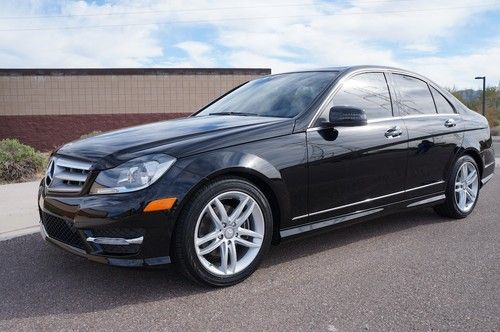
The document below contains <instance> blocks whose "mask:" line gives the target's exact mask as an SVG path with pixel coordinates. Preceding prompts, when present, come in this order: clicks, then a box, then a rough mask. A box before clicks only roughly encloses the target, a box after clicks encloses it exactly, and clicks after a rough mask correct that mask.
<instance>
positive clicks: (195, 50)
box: [175, 40, 216, 67]
mask: <svg viewBox="0 0 500 332" xmlns="http://www.w3.org/2000/svg"><path fill="white" fill-rule="evenodd" d="M175 47H177V48H180V49H182V50H183V51H184V52H186V53H187V55H188V59H189V63H190V65H191V66H192V67H210V66H214V65H215V64H216V61H215V59H214V58H213V56H212V46H210V45H209V44H206V43H201V42H197V41H192V40H190V41H184V42H181V43H178V44H176V45H175Z"/></svg>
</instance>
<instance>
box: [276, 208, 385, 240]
mask: <svg viewBox="0 0 500 332" xmlns="http://www.w3.org/2000/svg"><path fill="white" fill-rule="evenodd" d="M383 210H384V209H383V208H377V209H371V210H364V211H358V212H354V213H351V214H346V215H343V216H340V217H336V218H332V219H328V220H323V221H319V222H315V223H313V224H307V225H302V226H298V227H294V228H289V229H285V230H282V231H280V235H281V237H287V236H292V235H296V234H300V233H304V232H309V231H312V230H315V229H319V228H323V227H328V226H332V225H335V224H340V223H342V222H345V221H349V220H353V219H357V218H361V217H364V216H368V215H370V214H374V213H378V212H381V211H383Z"/></svg>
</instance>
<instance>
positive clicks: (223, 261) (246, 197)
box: [174, 178, 272, 286]
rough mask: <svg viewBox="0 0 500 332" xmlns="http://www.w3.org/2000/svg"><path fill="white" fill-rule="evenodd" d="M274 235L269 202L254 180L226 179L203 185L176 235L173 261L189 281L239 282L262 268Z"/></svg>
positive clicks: (221, 283)
mask: <svg viewBox="0 0 500 332" xmlns="http://www.w3.org/2000/svg"><path fill="white" fill-rule="evenodd" d="M271 237H272V215H271V209H270V206H269V203H268V201H267V199H266V197H265V196H264V195H263V194H262V192H261V191H260V190H259V189H258V188H257V187H256V186H254V185H253V184H251V183H249V182H247V181H245V180H242V179H239V178H224V179H220V180H218V181H215V182H212V183H209V184H207V185H205V186H204V187H203V188H201V189H200V190H199V191H198V192H197V193H196V194H195V196H194V197H193V198H192V200H191V201H190V203H188V205H187V206H186V208H185V209H184V213H183V214H182V215H181V217H180V219H179V220H178V226H177V229H176V232H175V235H174V241H175V242H174V245H175V248H174V261H175V263H176V264H177V265H178V267H179V268H180V270H181V271H182V272H183V273H184V274H185V275H186V276H188V277H189V278H190V279H192V280H194V281H196V282H198V283H204V284H209V285H212V286H230V285H233V284H236V283H238V282H240V281H242V280H244V279H245V278H247V277H248V276H249V275H250V274H252V273H253V272H254V271H255V270H256V269H257V267H258V265H259V263H260V261H261V260H262V258H263V256H264V254H265V253H266V252H267V251H268V249H269V247H270V244H271Z"/></svg>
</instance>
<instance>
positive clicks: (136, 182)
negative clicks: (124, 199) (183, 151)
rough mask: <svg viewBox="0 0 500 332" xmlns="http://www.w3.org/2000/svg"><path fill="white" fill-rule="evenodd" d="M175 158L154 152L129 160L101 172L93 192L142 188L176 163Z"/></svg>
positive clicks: (113, 192)
mask: <svg viewBox="0 0 500 332" xmlns="http://www.w3.org/2000/svg"><path fill="white" fill-rule="evenodd" d="M175 160H176V159H175V158H173V157H170V156H167V155H164V154H153V155H148V156H144V157H140V158H135V159H132V160H130V161H127V162H125V163H123V164H121V165H119V166H117V167H115V168H111V169H107V170H105V171H102V172H100V173H99V175H98V176H97V178H96V179H95V181H94V184H93V185H92V188H90V193H91V194H115V193H125V192H130V191H136V190H141V189H143V188H146V187H148V186H149V185H151V184H152V183H154V182H155V181H156V180H158V179H159V178H160V177H161V176H162V175H163V174H165V172H166V171H168V169H169V168H170V167H171V166H172V165H173V164H174V163H175Z"/></svg>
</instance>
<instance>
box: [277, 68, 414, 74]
mask: <svg viewBox="0 0 500 332" xmlns="http://www.w3.org/2000/svg"><path fill="white" fill-rule="evenodd" d="M357 70H384V71H399V72H407V73H411V74H414V75H418V76H421V75H419V74H417V73H414V72H412V71H409V70H406V69H403V68H397V67H390V66H378V65H355V66H336V67H323V68H308V69H300V70H294V71H290V72H287V73H300V72H314V71H336V72H347V71H357ZM282 74H285V72H283V73H282Z"/></svg>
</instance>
